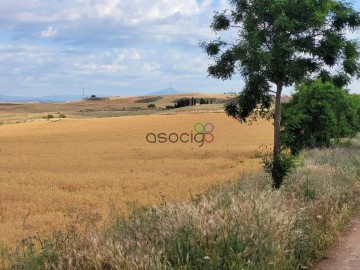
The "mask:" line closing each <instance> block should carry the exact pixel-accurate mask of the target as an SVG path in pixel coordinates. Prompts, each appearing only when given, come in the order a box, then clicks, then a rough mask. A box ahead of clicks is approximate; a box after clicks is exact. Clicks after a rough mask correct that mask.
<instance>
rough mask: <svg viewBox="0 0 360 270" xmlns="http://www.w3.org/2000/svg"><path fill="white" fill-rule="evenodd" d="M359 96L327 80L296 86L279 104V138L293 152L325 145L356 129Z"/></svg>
mask: <svg viewBox="0 0 360 270" xmlns="http://www.w3.org/2000/svg"><path fill="white" fill-rule="evenodd" d="M359 110H360V98H359V97H357V96H355V95H350V94H349V93H348V92H347V91H345V90H342V89H340V88H337V87H335V86H334V85H332V84H331V83H322V82H321V81H314V82H311V83H308V84H303V85H300V86H298V87H297V92H296V93H295V94H294V95H293V97H292V100H291V101H290V102H289V103H287V104H284V105H283V117H282V126H283V130H282V142H283V145H284V146H285V147H288V148H289V149H290V150H291V152H292V153H293V154H296V153H298V152H299V151H300V150H301V149H304V148H309V149H311V148H315V147H320V148H322V147H329V146H330V145H331V142H332V140H335V141H336V140H339V139H340V138H344V137H352V136H355V134H356V133H357V132H358V131H360V113H359Z"/></svg>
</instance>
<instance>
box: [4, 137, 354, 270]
mask: <svg viewBox="0 0 360 270" xmlns="http://www.w3.org/2000/svg"><path fill="white" fill-rule="evenodd" d="M359 141H360V138H357V139H356V140H355V141H354V143H353V144H352V145H351V146H350V147H337V148H332V149H325V150H311V151H306V152H303V156H302V162H301V163H302V164H301V165H300V166H299V167H298V168H297V169H296V170H295V171H294V172H293V173H292V175H291V176H290V177H289V178H288V179H287V180H286V182H285V184H284V186H283V187H282V188H281V189H280V190H273V189H272V188H271V179H270V178H269V177H268V176H267V175H266V174H263V173H259V174H253V175H249V176H244V177H243V178H241V179H239V181H238V182H236V183H229V184H227V185H222V186H219V187H216V188H213V189H212V190H210V191H208V192H207V193H206V194H203V195H201V196H195V197H194V198H193V199H192V201H191V202H183V203H176V204H167V203H165V202H164V203H163V204H162V205H159V206H153V207H144V208H135V209H134V210H133V211H132V213H131V214H130V215H127V216H117V217H114V219H113V224H110V225H109V227H108V229H107V230H106V231H103V232H92V233H88V234H81V233H78V232H77V231H76V230H69V231H67V232H57V233H54V234H53V235H52V236H49V237H48V238H47V239H44V238H39V237H34V238H30V239H27V240H24V241H23V242H22V243H21V244H19V246H18V248H17V250H16V251H13V252H11V253H3V254H2V257H3V260H2V263H3V267H4V268H10V267H12V268H13V269H251V270H256V269H259V270H260V269H261V270H262V269H276V270H281V269H286V270H288V269H307V268H308V267H311V266H312V265H313V263H314V262H316V261H317V260H319V259H321V258H322V256H323V253H324V250H325V249H326V248H328V247H329V246H330V245H331V244H333V243H334V240H335V239H336V238H337V237H338V234H339V232H340V231H341V229H342V228H343V227H344V225H345V224H346V223H347V222H348V221H349V219H350V218H351V217H352V215H353V213H354V210H355V208H356V200H355V195H356V192H357V191H358V190H359V181H358V180H359V177H360V171H359V168H360V151H359V150H360V143H359Z"/></svg>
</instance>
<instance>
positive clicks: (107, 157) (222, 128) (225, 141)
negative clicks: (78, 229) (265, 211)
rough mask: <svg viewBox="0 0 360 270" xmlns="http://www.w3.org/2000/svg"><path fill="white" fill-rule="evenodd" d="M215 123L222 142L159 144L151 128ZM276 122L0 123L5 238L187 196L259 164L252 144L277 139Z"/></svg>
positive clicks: (196, 118) (0, 237) (178, 117)
mask: <svg viewBox="0 0 360 270" xmlns="http://www.w3.org/2000/svg"><path fill="white" fill-rule="evenodd" d="M198 122H200V123H213V125H214V126H215V129H214V131H213V135H214V138H215V140H214V142H213V143H211V144H208V143H205V144H204V145H203V146H202V147H199V144H197V143H190V142H189V143H170V142H167V143H164V144H160V143H156V144H150V143H148V142H147V141H146V135H147V134H148V133H150V132H152V133H156V134H158V133H167V134H170V133H173V132H177V133H179V134H181V133H184V132H187V133H189V134H191V132H192V131H193V127H194V124H195V123H198ZM272 138H273V135H272V124H271V123H270V122H267V121H259V122H258V123H254V124H253V125H251V126H249V125H246V124H245V125H240V124H239V123H237V122H236V121H235V120H233V119H230V118H228V117H227V116H226V115H225V114H224V113H202V114H190V113H187V114H173V115H147V116H144V115H143V116H131V117H121V118H102V119H62V120H55V121H40V122H33V123H24V124H16V125H4V126H0V242H1V243H3V244H5V245H13V244H14V243H15V242H16V241H18V240H19V239H21V238H23V237H27V236H29V235H32V234H35V233H44V232H51V231H53V230H57V229H64V228H66V226H67V225H68V224H71V223H74V222H77V223H78V224H81V222H82V219H86V220H87V221H89V220H90V221H91V223H96V222H98V223H99V224H100V225H99V226H101V223H102V222H104V221H106V220H107V219H108V217H109V213H110V212H111V211H110V209H114V208H116V209H121V210H123V211H124V212H126V209H127V207H128V205H129V203H132V202H137V203H139V204H144V205H151V204H154V203H159V202H161V201H162V200H165V201H172V200H181V199H188V198H189V196H190V192H191V194H193V195H195V194H197V193H200V192H203V191H205V190H206V189H207V188H209V187H211V186H212V185H215V184H217V183H220V182H224V181H228V180H234V179H236V178H237V177H238V176H239V175H241V174H243V173H246V172H251V171H253V170H257V169H259V168H260V164H259V161H258V160H256V159H254V152H255V150H256V149H257V148H258V147H259V146H260V145H261V144H271V142H272Z"/></svg>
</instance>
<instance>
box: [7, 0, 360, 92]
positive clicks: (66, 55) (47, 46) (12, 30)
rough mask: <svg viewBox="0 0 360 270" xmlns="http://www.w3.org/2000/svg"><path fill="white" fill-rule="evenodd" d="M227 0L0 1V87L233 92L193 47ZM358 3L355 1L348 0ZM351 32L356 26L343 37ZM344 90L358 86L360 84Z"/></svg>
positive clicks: (236, 81) (238, 83) (235, 84)
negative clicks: (209, 70) (209, 71)
mask: <svg viewBox="0 0 360 270" xmlns="http://www.w3.org/2000/svg"><path fill="white" fill-rule="evenodd" d="M227 3H228V1H227V0H186V1H185V0H152V1H149V0H131V1H130V0H20V1H9V0H0V94H5V95H18V96H19V95H23V96H46V95H80V94H81V93H82V88H83V87H84V88H85V90H86V93H87V94H97V95H141V94H145V93H148V92H153V91H158V90H162V89H165V88H168V87H170V86H173V87H174V88H176V89H179V90H185V91H193V92H209V93H210V92H212V93H221V92H227V91H240V90H241V88H242V86H243V82H242V80H241V78H240V77H235V78H233V80H232V81H231V82H229V81H227V82H223V81H221V80H216V79H212V78H210V77H207V73H206V69H207V66H208V65H209V63H210V61H209V59H208V58H207V56H206V55H205V54H204V53H203V52H202V51H201V49H200V48H199V46H198V43H199V41H207V40H210V39H211V38H213V37H214V35H213V33H211V31H210V29H209V24H210V22H211V18H212V15H213V11H214V10H222V9H224V8H226V7H227ZM356 8H357V10H360V3H359V1H357V3H356ZM350 36H351V37H352V38H358V37H360V34H359V33H356V34H351V35H349V37H350ZM350 89H351V90H352V91H353V92H358V93H360V83H359V82H354V83H353V84H352V85H351V86H350Z"/></svg>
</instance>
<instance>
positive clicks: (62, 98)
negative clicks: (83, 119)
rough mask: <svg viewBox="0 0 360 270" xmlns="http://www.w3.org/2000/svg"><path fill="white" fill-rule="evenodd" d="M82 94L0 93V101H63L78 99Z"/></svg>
mask: <svg viewBox="0 0 360 270" xmlns="http://www.w3.org/2000/svg"><path fill="white" fill-rule="evenodd" d="M80 99H82V96H67V95H59V96H45V97H26V96H5V95H0V102H64V101H74V100H80Z"/></svg>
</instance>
